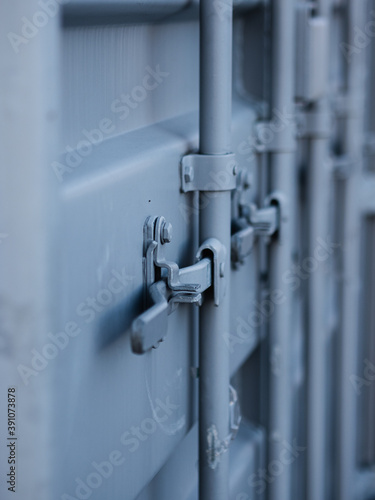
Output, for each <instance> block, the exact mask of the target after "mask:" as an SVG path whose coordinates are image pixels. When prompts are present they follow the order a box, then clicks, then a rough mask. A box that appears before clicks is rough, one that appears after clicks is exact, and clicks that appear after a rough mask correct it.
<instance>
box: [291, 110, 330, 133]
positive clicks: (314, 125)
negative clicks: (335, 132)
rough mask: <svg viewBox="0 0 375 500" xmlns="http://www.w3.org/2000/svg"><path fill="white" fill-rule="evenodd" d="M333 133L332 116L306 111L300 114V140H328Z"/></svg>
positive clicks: (298, 124)
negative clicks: (314, 138)
mask: <svg viewBox="0 0 375 500" xmlns="http://www.w3.org/2000/svg"><path fill="white" fill-rule="evenodd" d="M331 133H332V124H331V114H330V113H317V112H313V111H304V112H301V113H299V114H298V118H297V135H298V137H299V138H308V137H309V138H313V137H316V138H326V137H330V136H331Z"/></svg>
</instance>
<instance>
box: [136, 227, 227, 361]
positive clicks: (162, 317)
mask: <svg viewBox="0 0 375 500" xmlns="http://www.w3.org/2000/svg"><path fill="white" fill-rule="evenodd" d="M143 236H144V248H143V253H144V284H145V302H146V307H148V309H146V310H145V311H144V312H143V313H142V314H141V315H140V316H138V318H136V319H135V320H134V321H133V324H132V349H133V352H135V353H137V354H143V353H145V352H146V351H148V350H149V349H151V348H153V347H154V348H156V347H158V345H159V343H160V342H162V341H163V340H164V337H165V336H166V334H167V327H168V316H169V314H171V313H172V312H173V311H174V310H175V309H176V307H177V306H178V304H180V303H190V304H197V305H201V303H202V293H203V292H204V291H205V290H207V289H208V288H210V287H211V286H213V297H214V303H215V305H219V303H220V299H221V297H222V294H223V291H224V286H223V285H224V264H225V256H226V250H225V247H224V246H223V245H222V244H221V243H220V242H219V241H218V240H216V239H214V238H209V239H208V240H206V241H205V242H204V243H203V244H202V245H201V247H200V248H199V250H198V252H197V255H196V263H195V264H193V265H192V266H188V267H185V268H182V269H180V268H179V266H178V264H176V263H175V262H171V261H168V260H167V259H166V257H165V245H166V244H167V243H169V242H170V241H171V236H172V226H171V225H170V224H168V223H167V222H166V220H165V219H164V217H148V218H147V220H146V222H145V225H144V230H143ZM162 269H165V270H166V273H164V274H163V273H162Z"/></svg>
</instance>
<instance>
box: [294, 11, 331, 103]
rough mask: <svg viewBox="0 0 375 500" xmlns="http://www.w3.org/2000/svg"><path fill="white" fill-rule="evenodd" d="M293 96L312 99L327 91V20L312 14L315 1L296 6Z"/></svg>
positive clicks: (321, 95) (304, 99) (316, 98)
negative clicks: (294, 90)
mask: <svg viewBox="0 0 375 500" xmlns="http://www.w3.org/2000/svg"><path fill="white" fill-rule="evenodd" d="M296 28H297V38H296V40H297V43H296V48H297V54H296V75H297V78H296V97H297V99H302V100H303V101H307V102H312V101H316V100H318V99H320V98H321V97H323V96H324V94H325V91H326V80H327V68H328V59H327V57H328V53H329V50H328V49H329V33H328V21H327V19H326V18H324V17H321V16H314V3H313V2H306V3H300V4H298V6H297V24H296Z"/></svg>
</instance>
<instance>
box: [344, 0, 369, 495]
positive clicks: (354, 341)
mask: <svg viewBox="0 0 375 500" xmlns="http://www.w3.org/2000/svg"><path fill="white" fill-rule="evenodd" d="M365 8H366V2H364V1H363V0H361V1H358V0H348V2H347V12H346V13H347V40H346V42H347V43H348V44H353V43H354V42H353V41H354V40H356V36H357V33H358V31H359V30H363V29H364V26H365V23H366V21H367V19H366V16H365ZM367 50H369V49H368V48H367V49H366V48H362V49H361V50H360V51H358V52H356V53H355V54H353V55H352V56H351V57H350V59H349V60H348V61H347V65H346V69H347V93H348V96H347V97H348V109H349V112H348V114H347V117H346V124H345V132H344V137H343V148H344V154H345V155H347V156H348V157H349V158H350V159H351V160H352V162H353V166H352V171H351V173H350V175H349V176H348V178H347V179H344V180H343V181H341V182H342V183H343V186H342V188H343V206H341V207H340V208H339V212H338V213H337V214H336V217H337V219H338V220H342V221H343V224H342V228H341V229H342V254H343V259H342V266H343V267H342V297H341V308H340V309H341V311H342V313H341V325H340V326H341V328H340V339H339V343H340V347H339V353H340V368H339V369H340V375H339V384H340V388H339V408H338V415H339V418H340V419H341V422H340V426H339V429H338V431H339V435H338V441H337V442H338V450H337V454H336V456H337V457H339V474H338V485H339V492H338V495H337V498H340V500H354V499H355V498H358V497H357V495H356V493H355V488H354V486H355V477H356V474H355V472H356V470H355V468H356V432H357V422H356V411H357V407H358V401H357V395H356V392H355V391H354V390H353V386H352V384H351V383H350V377H351V376H352V375H353V373H357V361H358V360H357V356H358V339H359V336H358V328H359V289H360V241H361V232H360V228H361V224H360V213H359V200H358V193H359V181H360V176H361V171H362V163H363V157H362V151H363V149H362V137H363V127H364V109H365V108H364V95H365V76H366V51H367Z"/></svg>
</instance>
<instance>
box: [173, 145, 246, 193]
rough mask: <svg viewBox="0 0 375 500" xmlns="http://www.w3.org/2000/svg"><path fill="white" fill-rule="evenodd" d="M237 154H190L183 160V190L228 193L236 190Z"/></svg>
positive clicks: (186, 191) (185, 191)
mask: <svg viewBox="0 0 375 500" xmlns="http://www.w3.org/2000/svg"><path fill="white" fill-rule="evenodd" d="M235 156H236V155H235V154H234V153H230V154H224V155H201V154H189V155H186V156H184V157H183V158H182V160H181V189H182V191H183V192H184V193H188V192H189V191H228V190H232V189H235V188H236V177H237V164H236V160H235Z"/></svg>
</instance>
